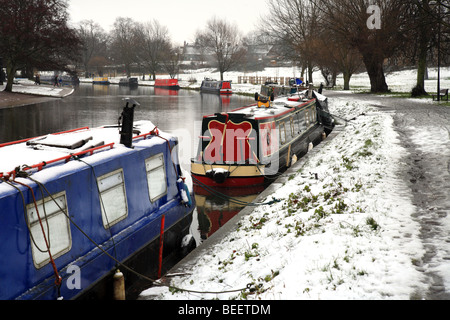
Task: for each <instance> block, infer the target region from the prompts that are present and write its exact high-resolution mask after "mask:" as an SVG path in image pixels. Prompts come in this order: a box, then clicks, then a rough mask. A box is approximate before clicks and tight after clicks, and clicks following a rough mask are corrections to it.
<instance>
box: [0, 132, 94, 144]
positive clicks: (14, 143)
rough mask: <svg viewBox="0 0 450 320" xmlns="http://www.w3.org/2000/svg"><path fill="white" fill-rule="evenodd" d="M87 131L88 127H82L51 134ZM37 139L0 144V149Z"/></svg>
mask: <svg viewBox="0 0 450 320" xmlns="http://www.w3.org/2000/svg"><path fill="white" fill-rule="evenodd" d="M88 129H89V127H83V128H78V129H72V130H67V131H62V132H58V133H53V134H54V135H61V134H65V133H71V132H76V131H81V130H88ZM37 138H39V137H34V138H28V139H23V140H17V141H12V142H6V143H2V144H0V148H3V147H7V146H12V145H15V144H19V143H23V142H28V141H30V140H33V139H37Z"/></svg>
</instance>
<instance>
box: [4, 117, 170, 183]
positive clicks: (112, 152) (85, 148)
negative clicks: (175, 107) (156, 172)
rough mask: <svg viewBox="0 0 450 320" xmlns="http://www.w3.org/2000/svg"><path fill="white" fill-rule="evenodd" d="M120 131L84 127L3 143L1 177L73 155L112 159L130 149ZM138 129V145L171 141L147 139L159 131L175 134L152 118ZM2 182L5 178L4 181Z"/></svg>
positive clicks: (168, 137) (47, 164)
mask: <svg viewBox="0 0 450 320" xmlns="http://www.w3.org/2000/svg"><path fill="white" fill-rule="evenodd" d="M120 130H121V128H119V127H118V126H104V127H99V128H92V129H91V128H87V127H85V128H80V129H76V130H71V131H66V132H63V133H56V134H49V135H46V136H42V137H37V138H32V139H27V140H22V141H17V142H11V143H5V144H0V178H2V177H3V178H8V177H10V176H11V174H12V173H13V172H14V171H15V169H16V168H17V167H20V168H28V169H30V170H31V169H35V170H38V171H40V170H42V169H44V168H47V166H49V165H51V164H56V163H58V164H59V163H62V164H64V163H65V162H67V161H69V160H70V159H71V157H72V156H73V155H75V156H84V155H90V157H87V158H85V161H88V162H95V161H101V160H103V159H105V158H110V157H112V156H116V155H118V154H121V153H126V152H129V151H130V149H129V148H126V147H125V146H124V145H122V144H120ZM134 130H137V132H139V134H138V135H136V136H135V137H134V139H135V141H134V142H135V143H134V146H135V147H139V146H141V145H142V146H143V147H148V146H150V145H148V144H149V143H151V144H162V143H167V142H166V141H165V140H163V139H151V140H152V141H151V142H148V140H145V142H144V140H140V138H142V139H144V138H147V137H148V136H150V135H151V134H154V133H156V132H158V133H159V135H160V136H162V137H164V138H165V139H171V138H172V136H170V135H168V134H166V133H163V132H160V131H159V130H158V129H157V127H156V126H155V125H154V124H153V123H152V122H151V121H137V122H135V123H134ZM0 182H1V180H0Z"/></svg>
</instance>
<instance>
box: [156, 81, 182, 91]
mask: <svg viewBox="0 0 450 320" xmlns="http://www.w3.org/2000/svg"><path fill="white" fill-rule="evenodd" d="M155 88H161V89H169V90H180V85H179V83H178V79H156V80H155Z"/></svg>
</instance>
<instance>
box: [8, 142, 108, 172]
mask: <svg viewBox="0 0 450 320" xmlns="http://www.w3.org/2000/svg"><path fill="white" fill-rule="evenodd" d="M114 145H115V144H114V143H110V144H105V145H103V146H100V147H95V148H92V149H88V150H85V151H81V152H78V153H74V154H69V155H67V156H64V157H61V158H58V159H53V160H50V161H43V162H41V163H38V164H35V165H32V166H28V167H25V168H22V170H24V171H30V170H32V169H37V171H42V169H44V167H46V166H48V165H50V164H54V163H57V162H62V161H64V162H66V163H67V162H69V161H70V160H72V159H75V158H77V157H81V156H83V155H86V154H88V153H89V154H90V155H93V154H94V152H95V151H97V150H100V149H106V148H110V149H112V148H113V147H114ZM0 177H2V178H3V177H5V178H8V177H13V179H15V178H16V171H11V172H8V173H7V174H6V175H5V174H3V173H0Z"/></svg>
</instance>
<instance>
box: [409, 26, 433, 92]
mask: <svg viewBox="0 0 450 320" xmlns="http://www.w3.org/2000/svg"><path fill="white" fill-rule="evenodd" d="M429 34H430V28H429V27H428V25H424V26H423V27H422V28H420V30H419V56H418V62H417V83H416V86H415V87H414V88H413V89H412V92H411V96H413V97H418V96H423V95H426V94H427V92H426V91H425V78H426V77H427V55H428V42H429Z"/></svg>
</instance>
